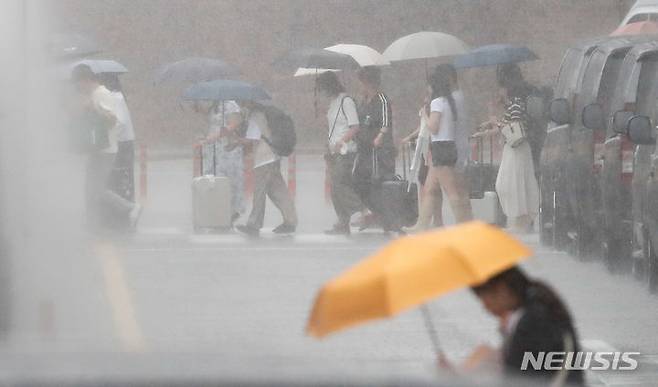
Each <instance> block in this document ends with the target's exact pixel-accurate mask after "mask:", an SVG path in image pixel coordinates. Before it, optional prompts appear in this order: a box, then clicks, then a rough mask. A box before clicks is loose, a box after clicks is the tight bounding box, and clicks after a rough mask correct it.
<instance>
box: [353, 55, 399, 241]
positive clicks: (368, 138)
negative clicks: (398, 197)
mask: <svg viewBox="0 0 658 387" xmlns="http://www.w3.org/2000/svg"><path fill="white" fill-rule="evenodd" d="M357 77H358V80H359V85H360V88H361V94H362V96H363V99H362V101H361V103H360V104H359V108H358V110H359V120H360V122H361V127H360V130H359V132H358V134H357V135H356V142H357V158H356V161H355V164H354V185H355V189H356V191H357V193H358V195H359V197H360V198H361V201H362V202H363V203H364V204H365V205H366V206H367V207H368V208H369V209H370V210H371V211H372V213H373V214H374V215H375V216H376V217H377V218H378V219H379V221H380V222H381V224H382V226H383V228H384V231H386V232H388V231H392V232H401V224H400V216H401V214H393V213H391V212H390V211H388V208H389V204H388V203H385V202H384V201H383V199H384V198H383V196H382V195H381V190H382V185H381V184H382V182H383V181H385V180H390V179H392V178H393V177H394V176H395V156H396V155H395V153H396V150H395V144H394V141H393V112H392V109H391V105H390V103H389V101H388V97H387V96H386V94H384V93H383V92H381V90H380V87H381V70H380V69H379V68H378V67H376V66H366V67H363V68H362V69H361V70H359V72H358V73H357Z"/></svg>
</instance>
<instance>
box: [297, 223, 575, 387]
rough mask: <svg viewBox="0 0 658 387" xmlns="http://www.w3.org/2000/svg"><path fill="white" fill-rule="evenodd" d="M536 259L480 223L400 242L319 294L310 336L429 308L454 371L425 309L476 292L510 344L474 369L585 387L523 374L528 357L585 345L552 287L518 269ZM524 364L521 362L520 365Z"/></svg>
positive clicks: (558, 377) (559, 377) (548, 375)
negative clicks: (494, 366)
mask: <svg viewBox="0 0 658 387" xmlns="http://www.w3.org/2000/svg"><path fill="white" fill-rule="evenodd" d="M530 255H532V252H531V251H530V250H529V249H528V248H527V247H526V246H525V245H523V244H522V243H520V242H519V241H517V240H516V239H514V238H513V237H511V236H510V235H509V234H507V233H506V232H504V231H503V230H501V229H499V228H497V227H495V226H491V225H488V224H485V223H483V222H479V221H474V222H468V223H463V224H460V225H458V226H454V227H448V228H445V229H442V230H439V231H432V232H427V233H424V234H418V235H412V236H408V237H404V238H400V239H397V240H395V241H393V242H391V243H390V244H388V245H387V246H385V247H384V248H383V249H382V250H380V251H379V252H378V253H376V254H374V255H372V256H370V257H368V258H367V259H365V260H364V261H361V262H360V263H358V264H357V265H356V266H354V267H352V268H351V269H349V270H347V271H346V272H345V273H343V274H342V275H340V276H338V277H337V278H335V279H333V280H332V281H330V282H328V283H327V284H326V285H325V286H324V287H323V288H322V289H321V290H320V292H319V293H318V296H317V298H316V301H315V304H314V306H313V310H312V312H311V316H310V318H309V321H308V326H307V333H308V334H310V335H312V336H315V337H318V338H321V337H325V336H327V335H329V334H331V333H334V332H337V331H339V330H342V329H345V328H347V327H350V326H354V325H358V324H361V323H364V322H366V321H369V320H373V319H379V318H387V317H392V316H395V315H397V314H398V313H400V312H402V311H404V310H407V309H410V308H412V307H415V306H418V305H422V307H421V310H422V312H423V316H424V318H425V322H426V327H427V329H428V332H429V334H430V338H431V340H432V345H433V349H434V351H435V353H436V355H437V358H438V359H439V360H440V364H441V365H443V366H448V362H447V361H446V357H445V355H444V354H443V351H442V350H441V347H440V345H439V340H438V335H437V333H436V330H435V328H434V325H433V323H432V321H431V316H430V315H429V310H428V308H427V307H426V305H425V304H426V303H427V302H429V301H430V300H432V299H434V298H436V297H438V296H441V295H444V294H446V293H448V292H450V291H453V290H456V289H459V288H463V287H471V288H472V289H473V291H474V292H475V294H476V295H477V296H478V298H479V299H480V300H481V301H482V303H483V305H484V307H485V309H487V310H488V311H489V312H490V313H491V314H493V315H494V316H496V317H498V319H499V320H500V325H501V332H502V333H503V337H504V344H503V348H502V349H501V350H500V351H499V352H498V354H499V356H495V357H494V356H492V355H494V354H495V353H496V352H495V351H493V350H489V351H486V355H485V356H482V355H483V354H485V351H482V350H479V351H478V352H477V353H476V354H475V356H474V357H472V358H471V359H469V362H467V368H471V369H472V368H474V367H475V366H476V363H478V362H479V361H481V360H485V359H489V360H491V359H495V360H497V361H498V362H499V364H500V366H501V367H500V368H501V369H503V370H504V373H505V375H508V376H512V377H513V376H528V377H533V378H534V379H535V380H536V381H540V382H544V381H548V380H551V382H552V383H553V382H554V383H556V384H555V385H563V384H564V383H566V382H569V383H573V384H574V385H581V384H582V382H583V377H582V373H581V372H579V371H568V370H567V369H566V368H567V367H565V364H566V362H563V364H561V365H562V367H561V370H560V371H543V370H540V371H534V370H532V369H530V368H529V369H528V370H527V371H522V370H521V361H522V358H523V354H524V353H525V352H530V353H532V354H533V356H535V358H536V357H537V356H538V352H541V351H546V352H549V351H558V352H577V351H579V346H578V342H577V341H578V337H577V334H576V331H575V328H574V326H573V322H572V319H571V317H570V314H569V312H568V310H567V308H566V307H565V306H564V303H563V302H562V301H560V299H559V297H558V296H557V295H556V294H555V292H553V291H552V290H551V289H550V288H549V287H548V286H546V285H544V284H542V283H541V282H539V281H535V280H531V279H529V278H528V277H526V276H525V274H523V272H522V271H521V270H520V269H519V268H518V267H517V265H518V264H519V263H520V262H521V261H522V260H524V259H525V258H527V257H529V256H530ZM519 356H520V357H519Z"/></svg>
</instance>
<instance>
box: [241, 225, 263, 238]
mask: <svg viewBox="0 0 658 387" xmlns="http://www.w3.org/2000/svg"><path fill="white" fill-rule="evenodd" d="M235 229H236V230H237V231H238V232H239V233H241V234H244V235H246V236H249V237H258V236H259V235H260V231H259V230H258V229H257V228H253V227H250V226H247V225H244V224H239V225H237V226H235Z"/></svg>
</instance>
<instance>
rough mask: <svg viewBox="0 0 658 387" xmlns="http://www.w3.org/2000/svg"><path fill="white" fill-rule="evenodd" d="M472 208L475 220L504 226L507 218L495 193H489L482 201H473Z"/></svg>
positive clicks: (485, 194) (486, 193)
mask: <svg viewBox="0 0 658 387" xmlns="http://www.w3.org/2000/svg"><path fill="white" fill-rule="evenodd" d="M471 207H472V208H473V217H474V218H475V219H479V220H481V221H483V222H486V223H489V224H495V225H498V226H503V225H504V223H505V216H504V215H503V210H502V208H501V207H500V202H499V201H498V194H496V193H495V192H492V191H487V192H485V193H484V197H483V198H482V199H471Z"/></svg>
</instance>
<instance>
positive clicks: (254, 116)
mask: <svg viewBox="0 0 658 387" xmlns="http://www.w3.org/2000/svg"><path fill="white" fill-rule="evenodd" d="M263 135H265V136H268V137H270V128H269V127H268V126H267V118H266V117H265V114H263V113H262V112H259V111H254V112H251V113H249V124H248V126H247V133H246V135H245V137H246V138H247V139H249V140H259V141H258V144H256V146H255V148H254V168H258V167H262V166H263V165H267V164H270V163H273V162H275V161H278V160H279V159H280V157H279V156H277V155H276V154H274V151H272V148H271V147H270V146H269V145H268V144H267V143H266V142H265V141H263V140H262V137H263Z"/></svg>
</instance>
